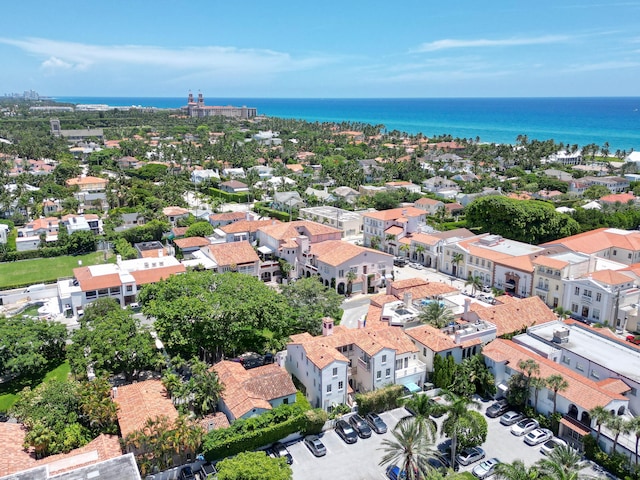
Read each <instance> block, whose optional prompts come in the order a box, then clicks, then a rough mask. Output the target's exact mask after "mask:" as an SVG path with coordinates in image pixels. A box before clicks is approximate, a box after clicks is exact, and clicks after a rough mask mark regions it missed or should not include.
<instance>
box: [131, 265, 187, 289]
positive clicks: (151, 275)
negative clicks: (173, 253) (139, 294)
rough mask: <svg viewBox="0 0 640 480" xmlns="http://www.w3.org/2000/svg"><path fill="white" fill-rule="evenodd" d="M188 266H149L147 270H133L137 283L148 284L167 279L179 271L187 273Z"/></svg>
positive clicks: (132, 273)
mask: <svg viewBox="0 0 640 480" xmlns="http://www.w3.org/2000/svg"><path fill="white" fill-rule="evenodd" d="M186 271H187V269H186V267H185V266H184V265H182V264H180V265H171V266H169V267H160V268H149V269H147V270H138V271H135V272H131V275H132V276H133V278H135V279H136V285H146V284H148V283H156V282H159V281H160V280H165V279H167V278H169V277H170V276H171V275H177V274H179V273H185V272H186Z"/></svg>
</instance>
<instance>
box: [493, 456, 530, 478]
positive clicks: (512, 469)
mask: <svg viewBox="0 0 640 480" xmlns="http://www.w3.org/2000/svg"><path fill="white" fill-rule="evenodd" d="M495 476H496V478H498V479H499V480H535V479H537V478H538V477H539V476H540V474H539V472H538V469H537V468H536V467H527V466H526V465H525V464H524V462H523V461H522V460H516V461H514V462H513V463H499V464H498V465H497V466H496V469H495Z"/></svg>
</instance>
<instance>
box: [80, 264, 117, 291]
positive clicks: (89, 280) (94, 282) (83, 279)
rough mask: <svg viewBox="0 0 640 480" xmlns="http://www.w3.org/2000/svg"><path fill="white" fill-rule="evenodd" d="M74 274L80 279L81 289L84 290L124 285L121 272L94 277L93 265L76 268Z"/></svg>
mask: <svg viewBox="0 0 640 480" xmlns="http://www.w3.org/2000/svg"><path fill="white" fill-rule="evenodd" d="M73 276H74V277H75V278H76V280H78V283H79V284H80V289H81V290H82V291H83V292H88V291H91V290H99V289H103V288H109V287H120V286H121V285H122V280H121V279H120V274H118V273H108V274H106V275H96V276H95V277H94V276H93V274H92V273H91V267H78V268H74V269H73Z"/></svg>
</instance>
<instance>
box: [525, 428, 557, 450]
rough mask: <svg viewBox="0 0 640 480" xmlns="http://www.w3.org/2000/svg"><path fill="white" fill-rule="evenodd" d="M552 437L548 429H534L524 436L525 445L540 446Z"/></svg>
mask: <svg viewBox="0 0 640 480" xmlns="http://www.w3.org/2000/svg"><path fill="white" fill-rule="evenodd" d="M551 437H553V432H552V431H551V430H549V429H548V428H536V429H535V430H531V431H530V432H529V433H527V434H526V435H525V436H524V443H526V444H527V445H532V446H533V445H540V444H541V443H544V442H546V441H547V440H549V439H550V438H551Z"/></svg>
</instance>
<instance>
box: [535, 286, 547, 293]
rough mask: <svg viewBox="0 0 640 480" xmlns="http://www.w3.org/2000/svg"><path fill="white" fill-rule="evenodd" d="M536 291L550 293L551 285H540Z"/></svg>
mask: <svg viewBox="0 0 640 480" xmlns="http://www.w3.org/2000/svg"><path fill="white" fill-rule="evenodd" d="M536 290H542V291H543V292H548V291H549V285H538V286H536Z"/></svg>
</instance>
